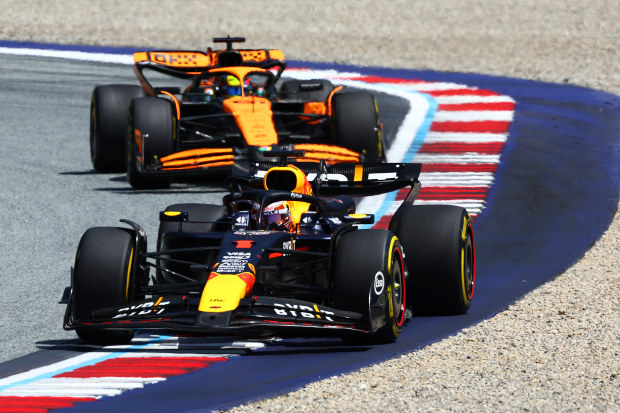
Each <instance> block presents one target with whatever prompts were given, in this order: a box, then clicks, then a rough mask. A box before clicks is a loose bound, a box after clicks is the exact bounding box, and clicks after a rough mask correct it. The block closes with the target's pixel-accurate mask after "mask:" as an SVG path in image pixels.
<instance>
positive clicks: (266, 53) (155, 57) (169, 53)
mask: <svg viewBox="0 0 620 413" xmlns="http://www.w3.org/2000/svg"><path fill="white" fill-rule="evenodd" d="M231 39H233V40H234V39H243V38H231ZM213 40H214V41H216V42H217V41H226V38H222V39H219V38H215V39H213ZM243 40H245V39H243ZM235 41H239V40H235ZM229 46H230V43H229ZM133 61H134V72H135V73H136V76H137V77H138V80H139V81H140V83H141V84H142V86H143V87H144V89H145V90H146V91H147V93H149V94H153V95H154V94H155V89H154V88H153V87H152V86H151V84H150V83H149V82H148V81H147V80H146V77H145V76H144V73H143V71H144V69H147V68H148V69H151V70H155V71H157V72H160V73H164V74H167V75H170V76H174V77H178V78H182V79H189V78H192V77H194V76H197V75H199V74H201V73H202V72H204V71H207V70H209V69H213V68H216V67H232V66H250V67H258V68H261V69H266V70H269V69H273V68H275V69H276V70H277V73H276V80H277V79H278V78H279V77H280V76H281V75H282V72H283V71H284V69H286V61H285V59H284V53H283V52H282V50H279V49H226V50H215V51H214V50H212V49H211V48H208V49H207V51H206V53H205V52H201V51H196V50H152V51H142V52H136V53H134V54H133Z"/></svg>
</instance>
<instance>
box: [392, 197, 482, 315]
mask: <svg viewBox="0 0 620 413" xmlns="http://www.w3.org/2000/svg"><path fill="white" fill-rule="evenodd" d="M390 229H391V230H392V231H394V233H396V234H397V236H398V238H399V239H400V241H401V242H402V245H403V250H404V251H405V257H406V261H407V267H408V268H409V271H410V277H409V285H408V286H407V287H408V288H407V291H408V293H409V297H410V305H411V306H412V308H413V313H414V315H416V314H426V315H441V314H463V313H466V312H467V310H468V309H469V307H470V306H471V301H472V298H473V295H474V285H475V279H476V269H475V267H476V266H475V247H474V232H473V228H472V222H471V218H470V216H469V214H468V213H467V211H466V210H465V209H464V208H461V207H457V206H454V205H411V204H406V205H403V206H401V207H400V208H399V209H398V211H397V212H396V214H395V215H394V217H393V218H392V221H391V223H390Z"/></svg>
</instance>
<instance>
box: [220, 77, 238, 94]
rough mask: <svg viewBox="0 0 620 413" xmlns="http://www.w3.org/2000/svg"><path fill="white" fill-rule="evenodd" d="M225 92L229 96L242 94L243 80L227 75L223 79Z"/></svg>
mask: <svg viewBox="0 0 620 413" xmlns="http://www.w3.org/2000/svg"><path fill="white" fill-rule="evenodd" d="M223 82H224V85H223V87H224V94H225V95H226V96H227V97H228V96H241V82H240V81H239V79H237V78H236V77H235V76H233V75H226V76H224V79H223Z"/></svg>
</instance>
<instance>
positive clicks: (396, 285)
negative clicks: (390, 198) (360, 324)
mask: <svg viewBox="0 0 620 413" xmlns="http://www.w3.org/2000/svg"><path fill="white" fill-rule="evenodd" d="M406 278H407V267H406V265H405V263H404V260H403V253H402V249H401V246H400V243H399V241H398V238H396V236H395V235H394V233H392V232H390V231H386V230H381V229H368V230H357V231H351V232H347V233H345V234H343V235H342V237H341V238H340V240H339V241H338V245H337V246H336V252H335V257H334V265H333V272H332V280H333V289H332V299H333V301H334V308H338V309H341V310H346V311H354V312H356V313H360V314H362V315H367V316H368V319H369V322H370V324H371V330H372V329H375V328H376V331H375V333H374V334H373V336H372V340H371V341H373V342H378V343H390V342H394V341H395V340H396V339H397V338H398V336H399V335H400V333H401V331H402V329H403V326H404V324H405V315H406V305H407V296H406V284H407V283H406ZM345 340H346V341H348V342H352V343H364V342H365V341H366V340H365V338H364V337H362V336H350V337H345Z"/></svg>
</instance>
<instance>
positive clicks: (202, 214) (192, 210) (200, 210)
mask: <svg viewBox="0 0 620 413" xmlns="http://www.w3.org/2000/svg"><path fill="white" fill-rule="evenodd" d="M165 211H166V212H169V211H177V212H187V219H188V220H189V221H201V222H200V223H194V222H160V223H159V231H158V233H157V251H161V250H164V249H167V248H169V247H170V246H168V245H165V242H164V240H165V239H164V234H165V233H166V232H208V231H211V230H213V227H214V224H213V222H215V221H217V220H218V219H220V218H222V217H223V216H224V215H225V214H226V207H225V206H223V205H211V204H174V205H170V206H168V207H167V208H166V210H165ZM158 265H159V266H162V267H164V268H169V269H172V270H175V266H174V264H169V263H167V262H166V261H165V260H160V261H158ZM156 277H157V282H158V283H170V282H173V281H174V280H173V276H172V275H169V274H166V272H165V271H161V270H159V269H158V270H157V271H156Z"/></svg>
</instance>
